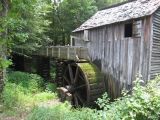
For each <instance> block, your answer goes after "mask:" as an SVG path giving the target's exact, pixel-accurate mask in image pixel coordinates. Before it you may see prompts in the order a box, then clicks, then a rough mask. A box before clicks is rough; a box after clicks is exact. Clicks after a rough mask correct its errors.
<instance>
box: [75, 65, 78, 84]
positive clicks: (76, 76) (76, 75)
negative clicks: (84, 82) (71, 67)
mask: <svg viewBox="0 0 160 120" xmlns="http://www.w3.org/2000/svg"><path fill="white" fill-rule="evenodd" d="M78 74H79V70H78V67H77V68H76V74H75V78H74V84H75V83H76V82H77V79H78Z"/></svg>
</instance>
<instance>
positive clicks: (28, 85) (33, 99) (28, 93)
mask: <svg viewBox="0 0 160 120" xmlns="http://www.w3.org/2000/svg"><path fill="white" fill-rule="evenodd" d="M42 85H43V79H42V78H41V77H40V76H38V75H36V74H29V73H23V72H12V73H11V74H9V75H8V80H7V81H6V82H5V86H4V90H3V93H2V99H3V103H4V106H5V107H6V108H8V109H13V108H15V107H18V108H26V107H33V106H35V105H37V104H38V103H40V102H43V101H47V100H51V99H55V98H56V94H55V93H51V92H48V91H46V92H45V91H43V87H42Z"/></svg>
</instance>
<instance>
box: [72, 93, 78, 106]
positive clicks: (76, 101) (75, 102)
mask: <svg viewBox="0 0 160 120" xmlns="http://www.w3.org/2000/svg"><path fill="white" fill-rule="evenodd" d="M73 99H74V104H75V105H76V106H78V105H79V104H78V98H77V96H76V95H75V94H74V95H73Z"/></svg>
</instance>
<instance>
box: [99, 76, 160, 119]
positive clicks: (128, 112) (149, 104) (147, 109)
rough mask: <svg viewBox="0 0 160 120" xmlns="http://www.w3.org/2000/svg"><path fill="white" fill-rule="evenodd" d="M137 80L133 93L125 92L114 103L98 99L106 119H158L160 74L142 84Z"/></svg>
mask: <svg viewBox="0 0 160 120" xmlns="http://www.w3.org/2000/svg"><path fill="white" fill-rule="evenodd" d="M140 82H141V80H140V79H137V80H136V81H135V86H134V87H133V91H132V95H127V94H125V96H124V97H121V98H119V99H117V100H116V101H115V102H113V103H109V102H107V103H105V104H104V102H103V101H105V100H104V99H106V98H105V97H104V98H102V99H98V101H97V103H98V104H99V105H100V107H101V108H103V110H104V111H106V115H105V116H106V119H112V120H121V119H123V120H131V119H132V120H158V119H159V118H160V76H158V77H157V78H156V79H155V80H152V81H150V82H149V83H148V84H147V85H146V86H141V84H140Z"/></svg>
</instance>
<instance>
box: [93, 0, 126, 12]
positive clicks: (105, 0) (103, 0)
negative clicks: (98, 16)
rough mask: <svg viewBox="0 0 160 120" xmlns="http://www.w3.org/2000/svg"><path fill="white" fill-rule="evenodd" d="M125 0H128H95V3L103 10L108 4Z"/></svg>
mask: <svg viewBox="0 0 160 120" xmlns="http://www.w3.org/2000/svg"><path fill="white" fill-rule="evenodd" d="M123 1H127V0H95V5H96V6H97V7H98V9H99V10H101V9H103V8H105V7H107V6H110V5H113V4H116V3H120V2H123Z"/></svg>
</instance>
